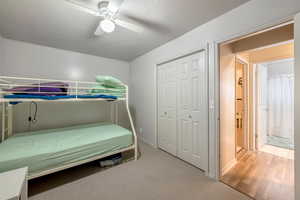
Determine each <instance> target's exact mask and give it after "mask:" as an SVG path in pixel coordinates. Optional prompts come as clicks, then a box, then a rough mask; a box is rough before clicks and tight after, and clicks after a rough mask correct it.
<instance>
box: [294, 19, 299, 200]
mask: <svg viewBox="0 0 300 200" xmlns="http://www.w3.org/2000/svg"><path fill="white" fill-rule="evenodd" d="M299 77H300V14H298V15H297V16H296V18H295V147H296V149H295V165H296V166H295V170H296V174H295V180H296V191H297V192H296V197H295V199H300V148H299V147H300V134H299V131H300V92H299V91H300V89H299V85H300V78H299Z"/></svg>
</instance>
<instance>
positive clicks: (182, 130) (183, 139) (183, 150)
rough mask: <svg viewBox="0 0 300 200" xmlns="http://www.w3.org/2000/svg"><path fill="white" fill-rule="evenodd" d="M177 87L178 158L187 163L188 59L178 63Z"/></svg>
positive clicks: (189, 135)
mask: <svg viewBox="0 0 300 200" xmlns="http://www.w3.org/2000/svg"><path fill="white" fill-rule="evenodd" d="M178 63H179V66H178V73H179V87H178V90H179V91H178V99H179V102H178V105H177V108H178V157H179V158H181V159H183V160H185V161H189V160H190V159H189V155H191V147H192V127H191V125H192V124H191V119H190V118H189V115H190V110H189V108H190V104H191V98H190V97H191V90H190V74H191V73H190V71H191V67H190V62H189V58H183V59H181V60H180V61H178Z"/></svg>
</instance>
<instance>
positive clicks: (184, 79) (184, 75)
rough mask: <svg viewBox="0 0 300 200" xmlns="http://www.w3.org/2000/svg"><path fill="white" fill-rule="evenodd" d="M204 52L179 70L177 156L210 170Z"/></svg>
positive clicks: (186, 59)
mask: <svg viewBox="0 0 300 200" xmlns="http://www.w3.org/2000/svg"><path fill="white" fill-rule="evenodd" d="M204 55H205V54H204V53H203V52H202V53H198V54H195V55H192V56H189V57H186V58H185V59H184V60H183V61H182V62H181V64H180V66H179V67H181V69H179V70H178V71H179V76H180V81H179V99H181V101H180V102H179V104H178V113H179V115H178V126H179V131H178V135H179V140H178V155H179V157H180V158H181V159H183V160H185V161H187V162H189V163H191V164H193V165H195V166H197V167H199V168H201V169H203V170H207V167H208V139H207V138H208V136H207V134H208V105H207V102H208V101H207V98H208V95H207V86H208V85H207V70H206V65H205V57H204Z"/></svg>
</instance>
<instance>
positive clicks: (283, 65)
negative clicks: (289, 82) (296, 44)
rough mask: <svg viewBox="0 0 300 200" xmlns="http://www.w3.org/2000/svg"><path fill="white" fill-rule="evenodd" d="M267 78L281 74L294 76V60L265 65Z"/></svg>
mask: <svg viewBox="0 0 300 200" xmlns="http://www.w3.org/2000/svg"><path fill="white" fill-rule="evenodd" d="M266 66H267V68H268V76H269V77H272V76H278V75H282V74H291V75H292V74H294V59H285V60H280V61H275V62H270V63H266Z"/></svg>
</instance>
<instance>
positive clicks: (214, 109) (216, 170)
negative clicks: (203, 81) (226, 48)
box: [208, 15, 294, 181]
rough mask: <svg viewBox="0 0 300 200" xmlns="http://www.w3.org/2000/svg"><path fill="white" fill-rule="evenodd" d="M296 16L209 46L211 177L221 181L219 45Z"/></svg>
mask: <svg viewBox="0 0 300 200" xmlns="http://www.w3.org/2000/svg"><path fill="white" fill-rule="evenodd" d="M293 19H294V15H292V16H289V17H285V18H282V19H279V20H276V21H270V22H269V23H266V24H263V25H258V26H256V27H252V28H250V29H249V30H247V31H243V32H240V33H237V34H234V35H231V36H229V37H225V38H221V39H219V40H214V41H213V42H212V43H210V44H209V47H210V48H209V111H210V112H209V130H210V131H209V152H210V153H209V174H208V175H209V176H210V177H211V178H214V179H215V180H218V181H219V180H220V178H221V176H220V169H221V166H220V60H219V58H220V53H219V45H220V44H222V43H224V42H227V41H231V40H234V39H238V38H241V37H244V36H246V35H250V34H253V33H256V32H260V31H263V30H266V29H269V28H270V27H271V29H273V28H276V27H279V26H283V25H286V24H289V23H292V22H293V21H292V20H293Z"/></svg>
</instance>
